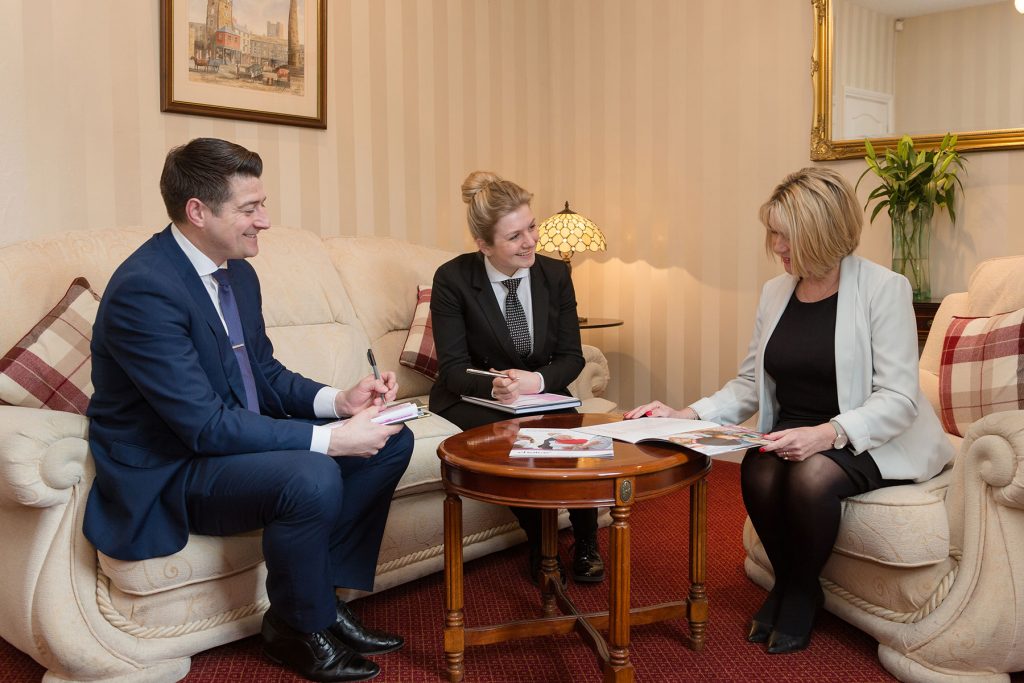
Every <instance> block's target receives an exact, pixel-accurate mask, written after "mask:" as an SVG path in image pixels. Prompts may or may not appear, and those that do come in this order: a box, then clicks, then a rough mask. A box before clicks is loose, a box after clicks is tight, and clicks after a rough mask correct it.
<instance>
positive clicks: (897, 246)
mask: <svg viewBox="0 0 1024 683" xmlns="http://www.w3.org/2000/svg"><path fill="white" fill-rule="evenodd" d="M864 146H865V148H866V149H867V156H865V157H864V161H866V162H867V165H868V167H867V169H866V170H865V171H864V173H862V174H861V176H860V179H859V180H858V181H857V186H858V187H860V183H861V181H862V180H864V176H866V175H867V174H868V173H874V174H875V175H876V176H878V178H879V179H880V180H881V181H882V182H881V184H880V185H879V186H878V187H876V188H875V189H874V190H872V191H871V194H869V195H868V200H867V202H866V203H865V204H864V209H865V210H866V209H867V208H868V206H869V205H870V204H871V203H872V202H873V201H874V202H876V203H875V208H874V210H872V212H871V221H872V222H874V220H875V216H877V215H878V214H879V212H881V210H882V209H883V208H885V209H887V210H888V213H889V220H890V221H891V223H892V269H893V270H894V271H896V272H897V273H902V274H903V275H905V276H906V277H907V279H909V280H910V284H911V286H912V287H913V288H914V301H927V300H928V299H929V298H930V297H931V282H930V278H929V274H928V251H929V248H930V238H931V234H930V233H931V224H932V217H933V216H934V214H935V209H936V208H938V209H940V210H941V209H946V210H948V211H949V217H950V219H951V220H952V221H953V223H954V224H956V194H957V187H959V188H960V193H961V194H963V189H964V188H963V184H962V183H961V182H960V178H958V177H957V174H958V173H959V172H960V171H963V170H964V166H963V164H964V159H962V158H961V157H960V154H959V152H957V151H956V135H951V134H949V133H947V134H946V135H945V136H944V137H943V138H942V142H941V143H940V144H939V146H938V148H937V149H930V150H922V151H915V150H914V141H913V139H912V138H911V137H910V136H909V135H904V136H903V138H902V139H901V140H900V142H899V144H898V145H896V147H895V148H894V149H889V150H887V151H886V152H885V156H884V157H879V156H878V155H877V154H876V153H875V149H874V147H872V145H871V142H869V141H868V140H865V141H864Z"/></svg>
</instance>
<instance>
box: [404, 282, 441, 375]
mask: <svg viewBox="0 0 1024 683" xmlns="http://www.w3.org/2000/svg"><path fill="white" fill-rule="evenodd" d="M430 289H431V286H430V285H419V286H418V287H416V312H415V314H414V315H413V318H412V323H411V324H410V325H409V336H408V337H407V338H406V340H405V348H403V349H402V353H401V355H400V356H399V357H398V362H399V363H401V364H402V365H404V366H405V367H407V368H412V369H413V370H415V371H416V372H418V373H420V374H421V375H423V376H424V377H426V378H427V379H429V380H431V381H436V380H437V374H438V370H437V349H435V348H434V330H433V328H432V327H431V325H430Z"/></svg>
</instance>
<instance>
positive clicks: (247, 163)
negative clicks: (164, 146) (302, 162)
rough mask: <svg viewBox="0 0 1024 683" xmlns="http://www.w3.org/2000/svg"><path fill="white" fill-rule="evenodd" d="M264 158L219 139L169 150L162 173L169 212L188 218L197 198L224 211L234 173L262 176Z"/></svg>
mask: <svg viewBox="0 0 1024 683" xmlns="http://www.w3.org/2000/svg"><path fill="white" fill-rule="evenodd" d="M262 174H263V160H262V159H260V155H259V154H257V153H256V152H250V151H249V150H247V149H246V148H245V147H242V146H241V145H236V144H235V143H233V142H228V141H227V140H219V139H217V138H196V139H195V140H193V141H192V142H189V143H188V144H186V145H181V146H180V147H175V148H174V149H172V150H171V151H170V152H168V153H167V158H166V159H165V160H164V170H163V173H161V174H160V195H161V196H162V197H163V198H164V206H165V207H167V215H168V216H170V218H171V220H172V221H174V222H175V223H183V222H184V221H185V205H186V204H187V203H188V200H189V199H192V198H193V197H194V198H196V199H198V200H199V201H201V202H203V203H204V204H206V205H207V206H209V207H210V208H211V209H212V210H213V212H214V213H218V214H219V213H220V207H221V205H222V204H223V203H224V202H226V201H227V200H228V199H230V198H231V178H232V177H233V176H243V177H253V178H259V177H260V176H261V175H262Z"/></svg>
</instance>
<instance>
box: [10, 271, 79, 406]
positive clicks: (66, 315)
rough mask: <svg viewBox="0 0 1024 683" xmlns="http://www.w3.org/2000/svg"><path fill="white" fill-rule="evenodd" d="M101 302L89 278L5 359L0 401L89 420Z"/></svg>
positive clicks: (23, 338) (69, 292) (41, 321)
mask: <svg viewBox="0 0 1024 683" xmlns="http://www.w3.org/2000/svg"><path fill="white" fill-rule="evenodd" d="M98 308H99V297H98V296H96V293H95V292H93V291H92V290H91V289H90V288H89V282H88V280H86V279H85V278H84V277H80V278H77V279H76V280H75V281H74V282H72V283H71V288H70V289H68V292H67V294H65V295H64V298H63V299H61V300H60V303H58V304H57V305H56V306H55V307H54V308H53V310H51V311H50V312H49V313H47V314H46V315H45V316H43V319H42V320H40V321H39V322H38V323H36V326H35V327H33V328H32V330H31V331H30V332H29V333H28V334H26V335H25V336H24V337H22V339H21V341H19V342H18V343H17V344H15V345H14V348H12V349H11V350H10V351H8V352H7V353H6V354H4V357H3V359H0V402H3V403H6V404H8V405H14V406H22V407H25V408H49V409H50V410H62V411H64V412H68V413H79V414H81V415H85V409H86V408H87V407H88V406H89V398H90V397H91V396H92V363H91V362H90V360H91V358H92V352H91V351H90V349H89V343H90V342H91V341H92V325H93V322H95V320H96V311H97V309H98Z"/></svg>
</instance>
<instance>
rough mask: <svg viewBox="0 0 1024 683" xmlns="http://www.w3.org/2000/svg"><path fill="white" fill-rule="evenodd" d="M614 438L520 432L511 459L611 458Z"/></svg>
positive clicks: (554, 431)
mask: <svg viewBox="0 0 1024 683" xmlns="http://www.w3.org/2000/svg"><path fill="white" fill-rule="evenodd" d="M614 454H615V451H614V450H613V447H612V439H611V437H609V436H598V435H596V434H587V433H586V432H581V431H576V430H573V429H520V430H519V433H518V434H517V435H516V441H515V443H514V444H512V450H511V451H509V454H508V455H509V457H510V458H610V457H612V456H613V455H614Z"/></svg>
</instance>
